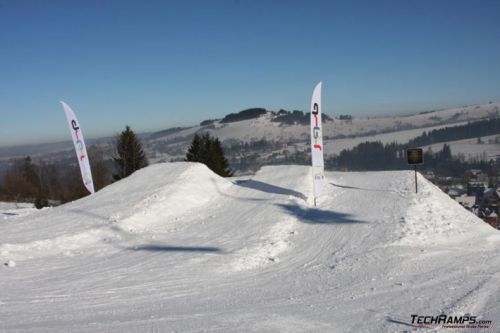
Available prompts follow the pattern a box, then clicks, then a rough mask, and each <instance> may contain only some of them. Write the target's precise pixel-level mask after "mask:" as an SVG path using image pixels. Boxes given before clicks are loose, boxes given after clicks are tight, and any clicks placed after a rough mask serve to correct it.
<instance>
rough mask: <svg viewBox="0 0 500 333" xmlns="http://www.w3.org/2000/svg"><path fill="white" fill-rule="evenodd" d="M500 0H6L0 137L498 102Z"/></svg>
mask: <svg viewBox="0 0 500 333" xmlns="http://www.w3.org/2000/svg"><path fill="white" fill-rule="evenodd" d="M499 17H500V1H495V0H491V1H488V0H480V1H473V0H471V1H458V0H452V1H444V0H418V1H412V0H405V1H400V0H394V1H315V0H312V1H278V0H268V1H259V0H252V1H248V0H227V1H226V0H213V1H209V0H205V1H191V0H185V1H173V0H172V1H127V0H119V1H114V0H108V1H92V0H85V1H76V0H64V1H63V0H46V1H38V0H33V1H27V0H0V115H1V118H0V119H1V120H0V146H5V145H13V144H24V143H37V142H48V141H58V140H68V139H69V138H70V137H69V131H68V129H67V128H66V126H67V125H66V122H65V119H64V113H63V110H62V108H61V106H60V105H59V102H58V101H59V100H64V101H66V102H67V103H68V104H69V105H71V106H72V108H73V109H74V110H75V112H76V114H77V116H78V117H79V120H80V123H81V125H82V127H83V130H84V133H85V134H86V136H87V137H98V136H103V135H112V134H115V133H117V132H118V131H120V130H121V129H122V128H123V127H124V126H125V125H126V124H129V125H130V126H131V127H132V128H133V129H135V130H136V131H139V132H142V131H149V130H159V129H165V128H168V127H172V126H187V125H193V124H196V123H198V122H200V121H201V120H204V119H208V118H217V117H221V116H223V115H225V114H227V113H231V112H237V111H240V110H243V109H245V108H249V107H254V106H259V107H265V108H268V109H272V110H278V109H280V108H285V109H291V110H293V109H300V110H305V111H308V105H309V103H310V96H311V93H312V89H313V87H314V85H315V84H316V83H317V82H318V81H320V80H321V81H323V82H324V83H323V103H324V111H325V112H327V113H329V114H333V115H335V114H345V113H349V114H353V115H358V116H359V115H382V114H395V113H408V112H413V111H421V110H428V109H435V108H442V107H452V106H461V105H466V104H476V103H487V102H489V101H491V100H493V101H499V100H500V20H499V19H498V18H499Z"/></svg>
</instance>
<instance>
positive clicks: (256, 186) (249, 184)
mask: <svg viewBox="0 0 500 333" xmlns="http://www.w3.org/2000/svg"><path fill="white" fill-rule="evenodd" d="M234 184H236V185H238V186H241V187H246V188H250V189H252V190H258V191H262V192H266V193H273V194H281V195H291V196H294V197H297V198H299V199H302V200H306V199H307V198H306V196H305V195H304V194H302V193H300V192H297V191H294V190H290V189H287V188H284V187H280V186H276V185H271V184H268V183H264V182H260V181H258V180H253V179H248V180H237V181H236V182H235V183H234Z"/></svg>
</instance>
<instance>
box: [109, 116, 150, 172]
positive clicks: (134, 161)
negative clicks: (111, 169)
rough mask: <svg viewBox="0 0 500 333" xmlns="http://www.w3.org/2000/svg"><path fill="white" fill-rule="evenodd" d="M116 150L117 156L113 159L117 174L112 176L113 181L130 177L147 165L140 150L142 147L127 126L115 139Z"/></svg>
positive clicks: (144, 156)
mask: <svg viewBox="0 0 500 333" xmlns="http://www.w3.org/2000/svg"><path fill="white" fill-rule="evenodd" d="M116 150H117V153H118V156H117V157H115V158H113V160H114V162H115V164H116V168H117V170H118V173H117V174H114V175H113V178H114V179H115V180H120V179H122V178H125V177H128V176H130V175H131V174H132V173H134V172H135V171H136V170H139V169H141V168H144V167H145V166H147V165H148V160H147V158H146V154H145V153H144V151H143V150H142V145H141V143H140V141H139V139H138V138H137V136H136V135H135V133H134V131H132V130H131V129H130V127H129V126H126V127H125V130H124V131H123V132H121V134H120V135H119V136H118V138H117V142H116Z"/></svg>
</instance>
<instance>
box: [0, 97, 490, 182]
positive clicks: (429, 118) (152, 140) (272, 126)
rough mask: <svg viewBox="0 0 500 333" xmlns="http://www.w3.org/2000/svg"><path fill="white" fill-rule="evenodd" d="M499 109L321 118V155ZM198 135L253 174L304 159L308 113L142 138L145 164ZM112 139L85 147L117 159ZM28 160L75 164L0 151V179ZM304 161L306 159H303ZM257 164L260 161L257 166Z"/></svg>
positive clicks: (66, 157) (52, 156) (267, 114)
mask: <svg viewBox="0 0 500 333" xmlns="http://www.w3.org/2000/svg"><path fill="white" fill-rule="evenodd" d="M499 108H500V103H488V104H484V105H474V106H467V107H461V108H451V109H445V110H436V111H424V112H419V113H417V114H413V115H404V116H386V117H359V118H358V117H350V116H347V115H343V116H342V115H337V116H335V117H333V116H332V117H328V116H327V115H325V116H324V117H323V118H324V121H323V122H324V133H323V136H324V144H325V145H324V146H325V154H326V155H327V156H332V155H337V154H339V153H340V152H341V151H342V150H343V149H351V148H353V147H354V146H356V145H357V144H359V143H362V142H366V141H381V142H382V143H390V142H394V141H396V142H398V143H406V142H408V141H409V140H410V139H412V138H415V137H417V136H419V135H421V134H422V132H423V131H431V130H433V129H439V128H444V127H448V126H453V125H460V124H465V123H467V122H474V121H478V120H481V119H491V118H496V117H498V116H499V113H500V111H499V110H500V109H499ZM202 133H210V134H211V135H213V136H217V137H219V139H220V140H221V141H222V143H223V145H224V148H225V150H226V153H227V155H228V157H229V158H230V162H231V164H232V167H233V168H234V169H236V170H238V169H241V170H245V167H249V168H250V169H251V170H252V165H253V170H254V171H255V170H256V169H258V167H259V165H261V164H269V163H267V162H266V161H270V163H271V164H274V163H277V162H278V161H280V159H282V158H283V155H284V154H287V152H288V153H289V154H294V153H295V154H299V155H304V153H306V154H307V150H308V148H309V147H308V141H309V135H310V134H309V114H308V113H305V112H302V111H285V110H280V111H276V112H273V111H268V110H266V109H263V108H254V109H249V110H244V111H242V112H239V113H234V114H229V115H227V116H225V117H224V118H222V119H219V120H206V121H203V122H201V124H200V125H197V126H192V127H188V128H182V127H172V128H169V129H166V130H162V131H158V132H155V133H141V134H140V138H141V140H142V143H143V146H144V148H145V151H146V153H147V156H148V158H149V160H150V161H151V162H152V163H156V162H167V161H176V160H177V161H178V160H182V159H183V158H184V156H185V154H186V151H187V149H188V147H189V144H190V142H191V140H192V137H193V135H194V134H202ZM114 140H115V138H114V137H108V138H100V139H89V140H87V145H88V146H92V147H94V149H95V150H98V151H101V152H102V154H103V155H104V157H105V158H107V159H111V157H112V156H113V155H114V154H115V152H114ZM497 146H498V145H497ZM497 146H494V147H486V146H474V147H473V148H472V149H473V150H474V149H478V150H479V152H478V153H482V151H483V150H482V148H485V150H486V149H487V153H488V154H489V155H491V156H495V155H496V154H497V153H499V150H498V149H497V148H498V147H497ZM459 147H463V146H459ZM469 150H470V149H469ZM475 153H477V152H475ZM27 155H30V156H32V157H33V158H34V159H38V160H44V161H48V162H51V163H62V164H65V163H75V161H74V152H73V146H72V144H71V142H70V141H67V142H60V143H54V144H43V145H25V146H17V147H0V174H1V173H2V171H4V170H6V169H7V168H8V166H9V165H10V164H9V160H10V159H12V158H20V157H24V156H27ZM275 157H276V158H275ZM303 158H304V159H307V157H306V156H303ZM256 159H261V161H260V162H255V160H256ZM262 160H264V162H263V161H262ZM296 162H298V161H296ZM243 164H245V165H243Z"/></svg>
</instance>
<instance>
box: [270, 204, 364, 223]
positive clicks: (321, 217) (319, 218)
mask: <svg viewBox="0 0 500 333" xmlns="http://www.w3.org/2000/svg"><path fill="white" fill-rule="evenodd" d="M277 206H279V207H281V208H282V209H283V210H285V211H286V212H288V213H289V214H291V215H294V216H296V217H297V219H298V220H299V221H301V222H304V223H310V224H347V223H366V222H365V221H360V220H356V219H354V218H352V217H351V215H350V214H344V213H339V212H334V211H331V210H324V209H319V208H312V207H309V208H302V207H300V206H298V205H290V204H278V205H277Z"/></svg>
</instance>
